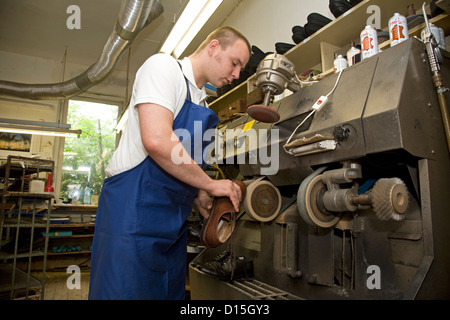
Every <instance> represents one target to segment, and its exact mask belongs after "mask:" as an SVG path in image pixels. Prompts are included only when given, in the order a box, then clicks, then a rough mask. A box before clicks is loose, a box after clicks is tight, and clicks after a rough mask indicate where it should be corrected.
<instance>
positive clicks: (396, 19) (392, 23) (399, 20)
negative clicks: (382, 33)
mask: <svg viewBox="0 0 450 320" xmlns="http://www.w3.org/2000/svg"><path fill="white" fill-rule="evenodd" d="M389 38H390V40H391V47H393V46H395V45H397V44H399V43H400V42H403V41H406V40H408V39H409V35H408V22H407V21H406V18H405V17H404V16H402V15H401V14H399V13H395V14H394V16H393V17H392V18H391V19H390V20H389Z"/></svg>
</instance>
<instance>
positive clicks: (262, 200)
mask: <svg viewBox="0 0 450 320" xmlns="http://www.w3.org/2000/svg"><path fill="white" fill-rule="evenodd" d="M244 208H245V211H246V213H247V214H248V215H249V216H250V217H251V218H253V219H255V220H257V221H261V222H268V221H272V220H273V219H275V218H276V217H277V216H278V214H279V213H280V210H281V194H280V191H279V190H278V188H277V187H275V186H274V185H273V184H272V183H270V182H269V181H267V180H256V181H253V182H252V183H250V184H249V185H248V187H247V194H246V195H245V199H244Z"/></svg>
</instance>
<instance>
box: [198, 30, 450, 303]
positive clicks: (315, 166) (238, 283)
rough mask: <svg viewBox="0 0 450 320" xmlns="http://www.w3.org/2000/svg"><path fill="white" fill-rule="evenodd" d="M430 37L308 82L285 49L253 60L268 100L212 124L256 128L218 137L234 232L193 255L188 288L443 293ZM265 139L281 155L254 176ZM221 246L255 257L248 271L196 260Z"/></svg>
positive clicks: (276, 295)
mask: <svg viewBox="0 0 450 320" xmlns="http://www.w3.org/2000/svg"><path fill="white" fill-rule="evenodd" d="M427 49H428V50H427ZM432 49H433V48H431V50H430V48H427V45H426V43H425V44H424V42H422V41H420V40H418V39H415V38H412V39H409V40H407V41H405V42H403V43H401V44H399V45H396V46H395V47H392V48H389V49H387V50H385V51H384V52H382V53H380V54H377V55H376V56H373V57H371V58H368V59H365V60H364V61H362V62H360V63H358V64H356V65H354V66H352V67H350V68H347V69H345V70H343V71H342V72H340V73H339V74H335V75H332V76H329V77H327V78H325V79H323V80H321V81H320V82H317V83H314V84H312V85H308V86H302V85H301V83H299V82H298V78H296V77H294V76H293V75H292V72H293V70H294V66H293V65H292V64H290V63H289V61H288V60H287V59H285V58H284V57H283V56H277V55H274V56H268V57H267V58H266V59H265V60H264V61H262V62H261V65H260V68H259V69H258V71H257V74H256V76H257V78H258V79H259V78H261V80H260V81H258V82H257V86H258V88H259V89H260V90H261V91H263V92H264V93H265V95H266V98H265V99H264V104H263V105H257V106H255V108H253V107H250V108H249V114H246V115H243V116H241V117H238V118H236V119H235V120H231V121H229V122H227V123H225V124H224V125H223V126H222V127H220V130H221V131H223V132H225V131H226V130H231V129H234V130H237V129H244V128H245V129H247V131H251V130H248V129H249V128H251V129H254V130H253V131H254V132H256V133H257V134H258V135H259V136H258V138H259V139H251V137H250V135H248V136H245V135H243V136H244V138H242V137H237V138H236V137H232V138H230V139H234V141H233V143H231V144H230V143H227V141H224V144H226V149H225V152H224V156H223V165H222V168H223V171H224V172H233V170H234V171H236V170H238V172H239V173H240V175H242V176H243V177H244V178H245V184H246V187H247V190H246V196H245V199H244V203H243V206H242V207H243V210H242V212H241V215H240V216H238V217H237V221H236V226H235V228H234V231H233V233H232V235H231V237H230V238H229V240H228V241H227V242H225V243H223V244H222V245H220V246H218V247H215V248H206V249H205V250H203V251H202V252H201V253H200V254H199V255H198V256H197V257H196V258H195V259H194V261H192V262H191V264H190V267H189V275H190V285H191V297H192V299H420V298H422V299H435V298H438V299H442V298H443V299H448V298H449V297H450V250H449V249H448V246H449V244H450V227H449V226H450V157H449V149H448V144H447V138H448V136H446V128H445V125H444V126H443V120H444V122H445V121H448V118H447V119H445V118H446V117H448V113H447V115H443V114H445V112H441V110H440V109H441V106H442V104H443V103H445V101H446V97H445V95H446V93H445V90H444V89H443V88H444V87H443V84H442V79H445V80H447V81H449V80H448V79H450V74H449V70H450V69H449V63H448V62H449V61H448V59H447V58H445V57H444V58H443V59H442V60H444V61H443V62H442V63H441V64H438V63H436V61H435V60H433V59H436V56H435V54H434V53H432ZM433 61H434V62H433ZM294 74H295V73H294ZM436 77H438V78H439V81H438V82H439V84H436V81H435V79H436ZM433 82H434V83H433ZM447 85H448V83H447ZM288 87H290V88H294V89H295V90H292V91H295V92H294V93H293V94H291V95H289V96H287V97H285V98H283V99H281V100H279V101H277V102H272V101H271V100H272V97H273V96H274V95H275V94H280V93H281V92H283V91H284V89H285V88H288ZM443 108H444V109H446V108H447V106H446V105H444V106H443ZM258 118H259V119H260V120H259V121H258ZM447 123H448V122H447ZM261 129H266V130H261ZM242 132H244V130H242ZM275 132H276V133H277V134H274V133H275ZM261 135H262V139H261ZM447 135H448V132H447ZM224 137H225V140H226V139H227V138H226V135H225V134H224ZM261 141H264V142H267V144H264V145H263V144H261ZM239 143H242V144H243V145H244V146H245V147H242V148H238V146H239ZM230 145H231V146H234V148H233V147H230ZM263 147H267V149H269V153H270V152H272V153H274V152H277V153H278V155H279V157H278V158H276V160H277V163H276V165H277V166H278V168H277V169H278V170H276V173H274V174H268V175H261V171H262V170H261V169H263V168H265V167H267V166H268V164H267V162H266V163H264V162H263V161H261V157H259V158H258V157H257V156H258V155H259V151H261V148H263ZM239 156H245V161H243V162H242V161H241V162H238V161H235V162H234V163H236V164H230V162H229V161H227V160H230V159H233V158H234V159H236V158H238V157H239ZM254 158H257V159H256V160H255V159H254ZM252 160H253V161H252ZM271 165H274V164H273V163H272V164H271ZM236 168H237V169H236ZM231 178H234V177H231ZM225 250H229V251H230V252H231V253H232V255H234V256H236V257H245V258H246V259H252V260H253V270H252V271H253V273H252V276H253V277H251V279H249V278H247V279H244V280H243V279H237V278H236V279H230V281H223V280H218V279H216V278H215V277H214V276H211V274H207V273H205V272H203V271H202V270H201V268H200V267H199V266H202V265H204V264H205V263H208V262H210V261H214V259H215V257H216V256H217V255H220V254H221V253H222V252H223V251H225Z"/></svg>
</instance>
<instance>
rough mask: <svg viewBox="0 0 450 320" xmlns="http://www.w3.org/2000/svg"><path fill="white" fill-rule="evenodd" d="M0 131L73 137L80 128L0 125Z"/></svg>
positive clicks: (78, 132) (78, 133) (78, 134)
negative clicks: (33, 127)
mask: <svg viewBox="0 0 450 320" xmlns="http://www.w3.org/2000/svg"><path fill="white" fill-rule="evenodd" d="M0 132H10V133H22V134H37V135H42V136H56V137H66V138H74V137H79V136H80V134H81V130H67V129H57V128H39V129H38V128H36V129H30V128H27V127H24V126H23V127H22V126H8V127H7V126H4V125H2V126H0Z"/></svg>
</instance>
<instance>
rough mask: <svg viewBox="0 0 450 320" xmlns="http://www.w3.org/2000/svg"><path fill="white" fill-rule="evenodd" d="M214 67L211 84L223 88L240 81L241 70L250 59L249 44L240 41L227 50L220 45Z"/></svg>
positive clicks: (216, 52)
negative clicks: (234, 81) (232, 82)
mask: <svg viewBox="0 0 450 320" xmlns="http://www.w3.org/2000/svg"><path fill="white" fill-rule="evenodd" d="M213 57H214V65H213V67H212V70H211V76H210V81H209V82H210V83H211V84H212V85H214V86H215V87H217V88H221V87H223V86H225V85H227V84H230V83H231V81H233V80H235V79H238V78H239V74H240V72H241V70H242V69H243V68H244V67H245V65H246V64H247V62H248V60H249V59H250V53H249V51H248V47H247V44H246V43H245V41H243V40H242V39H238V40H236V41H235V42H234V44H232V45H229V46H228V47H227V48H226V49H225V50H224V49H223V48H222V47H221V46H220V45H219V46H218V47H217V48H216V50H215V51H214V56H213Z"/></svg>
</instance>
